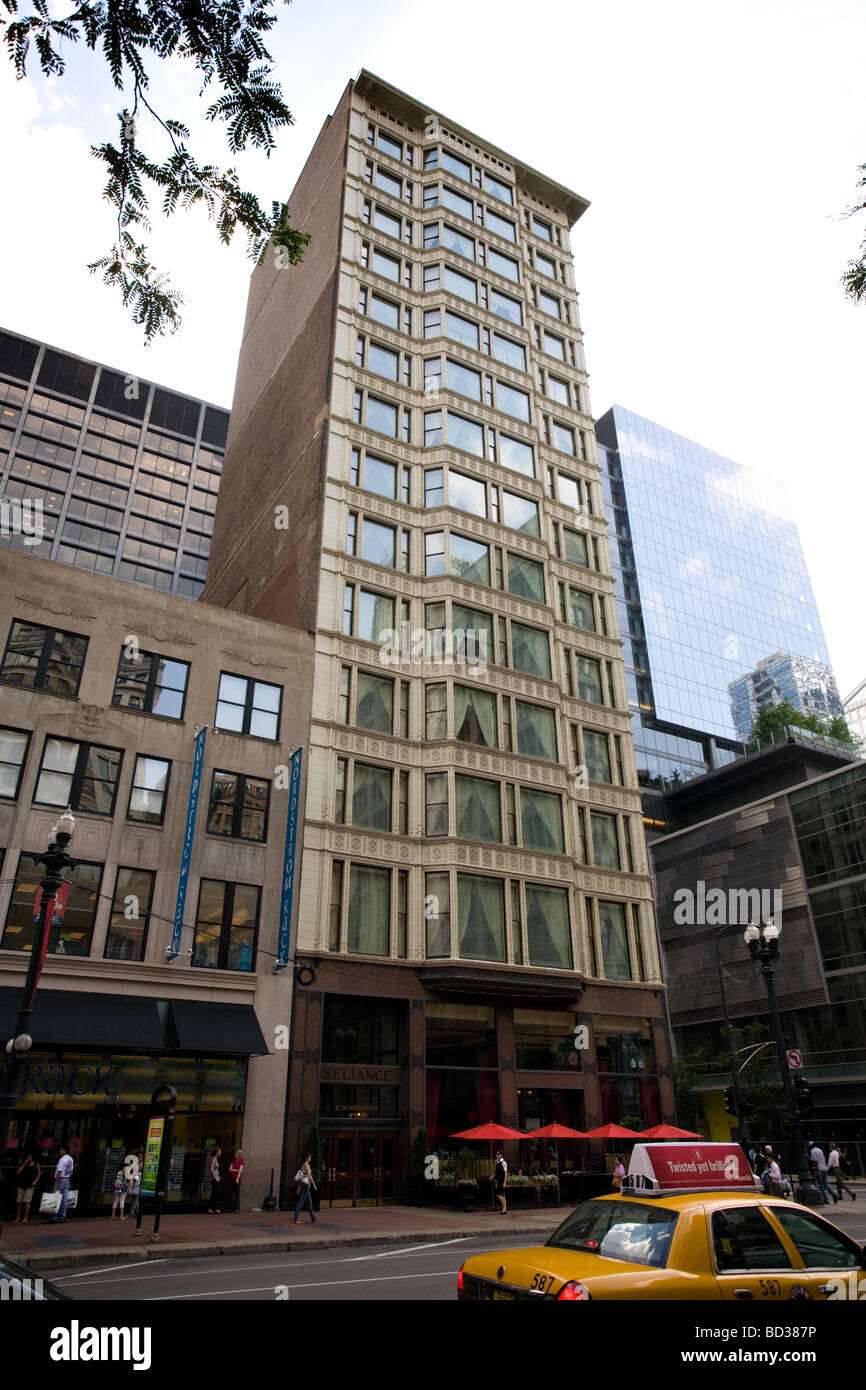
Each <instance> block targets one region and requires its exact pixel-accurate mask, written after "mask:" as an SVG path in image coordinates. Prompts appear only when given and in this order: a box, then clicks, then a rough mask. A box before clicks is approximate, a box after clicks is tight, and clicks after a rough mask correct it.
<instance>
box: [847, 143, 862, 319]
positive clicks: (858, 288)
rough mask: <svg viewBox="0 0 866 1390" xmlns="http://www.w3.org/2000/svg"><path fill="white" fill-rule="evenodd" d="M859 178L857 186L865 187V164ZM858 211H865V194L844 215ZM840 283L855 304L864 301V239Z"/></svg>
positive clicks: (851, 214)
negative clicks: (857, 254) (858, 252)
mask: <svg viewBox="0 0 866 1390" xmlns="http://www.w3.org/2000/svg"><path fill="white" fill-rule="evenodd" d="M859 173H860V180H859V182H858V184H857V187H858V188H861V189H866V164H861V165H860V166H859ZM858 212H866V196H864V197H861V199H860V202H859V203H855V204H854V206H853V207H852V208H849V209H848V211H847V212H846V214H845V216H846V217H855V216H856V214H857V213H858ZM842 284H843V285H844V286H845V293H846V295H847V296H848V298H849V299H853V300H854V303H855V304H862V303H863V302H864V301H866V239H864V240H863V242H862V244H861V246H860V255H859V257H858V258H857V260H853V261H849V262H848V269H847V270H846V271H845V273H844V275H843V276H842Z"/></svg>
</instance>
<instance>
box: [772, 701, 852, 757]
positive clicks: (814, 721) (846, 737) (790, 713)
mask: <svg viewBox="0 0 866 1390" xmlns="http://www.w3.org/2000/svg"><path fill="white" fill-rule="evenodd" d="M786 728H794V729H808V730H809V731H810V733H813V734H823V735H824V736H825V737H826V738H833V739H836V741H837V742H838V743H847V744H850V746H851V750H852V752H859V750H860V741H859V739H856V738H855V737H854V735H853V734H852V733H851V730H850V729H849V728H848V725H847V724H846V722H845V720H844V719H843V718H842V716H841V715H836V716H835V717H834V718H833V719H831V720H830V723H829V724H823V723H822V722H821V720H820V719H819V718H818V716H817V714H803V712H802V711H801V710H798V709H794V706H793V705H792V704H790V703H789V702H788V701H787V700H783V701H782V703H781V704H780V705H768V706H766V707H765V708H764V709H762V710H761V711H760V712H759V714H758V717H757V719H756V720H755V722H754V724H753V725H752V731H751V733H750V734H749V737H748V741H747V743H746V748H747V749H748V751H750V752H753V751H754V750H755V749H757V748H758V747H763V746H766V745H767V744H768V743H770V742H772V741H773V740H774V739H776V738H778V737H779V736H780V735H781V734H782V732H783V730H784V729H786Z"/></svg>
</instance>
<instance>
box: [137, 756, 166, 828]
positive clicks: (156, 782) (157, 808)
mask: <svg viewBox="0 0 866 1390" xmlns="http://www.w3.org/2000/svg"><path fill="white" fill-rule="evenodd" d="M170 770H171V763H170V762H167V761H166V759H165V758H148V757H147V756H146V755H145V754H143V753H139V754H138V755H137V756H136V759H135V768H134V771H133V774H132V786H131V788H130V791H129V807H128V809H127V812H126V818H127V820H135V821H144V822H145V823H146V824H148V825H162V822H163V818H164V816H165V801H166V796H167V795H168V779H169V773H170Z"/></svg>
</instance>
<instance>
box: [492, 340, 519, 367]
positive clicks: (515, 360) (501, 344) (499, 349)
mask: <svg viewBox="0 0 866 1390" xmlns="http://www.w3.org/2000/svg"><path fill="white" fill-rule="evenodd" d="M493 356H494V357H495V358H496V360H497V362H505V363H506V364H507V365H508V366H509V367H516V368H517V370H518V371H520V372H525V371H526V348H525V347H523V345H522V344H521V343H515V342H514V340H513V338H503V336H502V334H501V333H494V334H493Z"/></svg>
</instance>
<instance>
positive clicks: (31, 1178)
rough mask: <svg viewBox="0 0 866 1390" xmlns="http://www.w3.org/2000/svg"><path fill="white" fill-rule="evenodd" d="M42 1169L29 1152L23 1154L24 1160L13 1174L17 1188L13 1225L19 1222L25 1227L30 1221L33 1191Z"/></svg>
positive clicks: (31, 1152)
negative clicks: (16, 1209)
mask: <svg viewBox="0 0 866 1390" xmlns="http://www.w3.org/2000/svg"><path fill="white" fill-rule="evenodd" d="M41 1174H42V1169H41V1168H40V1167H39V1164H38V1163H37V1162H36V1159H35V1157H34V1155H33V1151H32V1150H31V1151H30V1152H29V1153H27V1154H25V1156H24V1159H23V1161H22V1162H21V1163H19V1165H18V1169H17V1171H16V1173H15V1181H16V1184H17V1187H18V1215H17V1216H16V1217H15V1221H14V1222H13V1225H16V1224H17V1223H18V1222H19V1221H20V1222H21V1223H22V1225H24V1226H26V1225H27V1222H28V1221H29V1219H30V1203H31V1202H32V1201H33V1189H34V1187H35V1186H36V1184H37V1183H38V1181H39V1178H40V1176H41Z"/></svg>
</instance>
